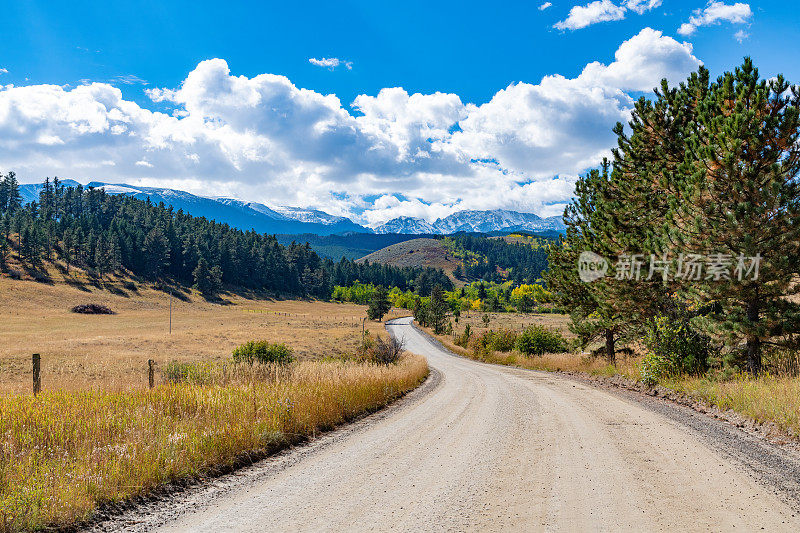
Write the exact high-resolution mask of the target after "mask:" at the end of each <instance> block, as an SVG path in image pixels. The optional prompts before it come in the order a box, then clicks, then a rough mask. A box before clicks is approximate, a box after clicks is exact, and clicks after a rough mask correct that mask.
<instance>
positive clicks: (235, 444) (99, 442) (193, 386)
mask: <svg viewBox="0 0 800 533" xmlns="http://www.w3.org/2000/svg"><path fill="white" fill-rule="evenodd" d="M427 374H428V367H427V363H426V362H425V359H424V358H422V357H419V356H415V355H406V356H404V357H403V358H402V359H401V361H400V362H399V363H398V364H397V365H389V366H378V365H373V364H367V363H356V362H342V361H324V362H323V361H303V362H300V363H297V364H294V365H291V366H289V367H286V368H280V367H270V366H264V367H259V365H256V366H255V367H252V368H251V367H249V366H247V367H227V368H225V369H224V370H221V371H219V372H215V373H214V374H213V375H209V376H208V377H207V379H205V380H204V381H203V382H202V383H180V384H167V385H162V386H159V387H156V388H155V389H154V390H152V391H144V390H141V391H136V390H133V391H118V392H104V391H100V390H85V391H74V392H70V391H53V392H44V393H42V394H40V395H39V396H38V397H32V396H23V395H8V396H3V397H0V531H16V530H30V529H39V528H44V527H53V526H55V527H59V526H65V525H69V524H74V523H76V522H80V521H82V520H86V519H88V518H90V517H91V515H92V513H93V511H94V510H95V509H97V507H98V505H100V504H102V503H105V502H113V501H119V500H122V499H125V498H129V497H132V496H135V495H140V494H144V493H146V492H148V491H149V490H151V489H153V488H155V487H156V486H158V485H159V484H163V483H166V482H170V481H174V480H178V479H181V478H188V477H193V476H198V475H202V474H204V473H208V472H212V471H213V470H214V469H216V468H221V467H222V468H224V467H226V466H230V465H233V464H236V463H237V461H240V460H241V458H242V457H243V456H245V455H246V454H256V455H258V454H263V453H265V452H269V451H274V450H277V449H279V448H281V447H284V446H286V445H288V444H290V443H293V442H297V441H299V440H302V439H305V438H308V437H311V436H314V435H315V434H316V433H318V432H320V431H323V430H326V429H329V428H332V427H334V426H336V425H337V424H341V423H343V422H345V421H348V420H351V419H353V418H355V417H357V416H359V415H362V414H364V413H367V412H370V411H373V410H375V409H378V408H380V407H383V406H384V405H386V404H388V403H389V402H391V401H392V400H394V399H396V398H397V397H399V396H400V395H402V394H403V393H405V392H407V391H409V390H411V389H413V388H414V387H416V386H417V385H419V384H420V383H421V382H422V381H423V380H424V378H425V377H426V376H427Z"/></svg>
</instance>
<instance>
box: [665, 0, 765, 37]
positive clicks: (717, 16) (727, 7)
mask: <svg viewBox="0 0 800 533" xmlns="http://www.w3.org/2000/svg"><path fill="white" fill-rule="evenodd" d="M752 16H753V11H752V10H751V9H750V4H745V3H742V2H736V3H735V4H725V3H724V2H719V1H714V0H712V1H710V2H709V3H708V5H706V7H705V8H703V9H696V10H695V11H694V14H693V15H692V16H691V17H689V22H684V23H683V24H681V26H680V28H678V33H679V34H681V35H692V34H693V33H694V32H695V31H697V28H699V27H701V26H710V25H712V24H720V23H721V22H730V23H731V24H746V23H747V22H748V21H749V20H750V18H751V17H752Z"/></svg>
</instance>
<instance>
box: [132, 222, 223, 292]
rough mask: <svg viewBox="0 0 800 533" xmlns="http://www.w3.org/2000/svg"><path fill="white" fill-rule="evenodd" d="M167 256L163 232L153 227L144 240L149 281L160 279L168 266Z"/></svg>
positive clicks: (168, 247)
mask: <svg viewBox="0 0 800 533" xmlns="http://www.w3.org/2000/svg"><path fill="white" fill-rule="evenodd" d="M169 254H170V246H169V242H167V239H166V237H164V231H163V230H162V229H161V228H160V227H158V226H156V227H154V228H153V229H152V230H150V232H149V233H148V234H147V237H146V238H145V240H144V256H145V265H146V266H145V269H146V272H147V276H148V277H149V278H150V279H153V280H157V279H161V276H162V275H163V274H164V273H165V272H166V271H167V268H168V266H169V259H170V255H169ZM206 267H208V263H207V262H206Z"/></svg>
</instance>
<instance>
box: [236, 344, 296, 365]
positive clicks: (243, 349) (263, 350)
mask: <svg viewBox="0 0 800 533" xmlns="http://www.w3.org/2000/svg"><path fill="white" fill-rule="evenodd" d="M233 360H234V361H236V362H241V363H250V364H253V363H280V364H288V363H291V362H292V361H294V356H293V355H292V350H291V348H289V347H288V346H286V345H285V344H283V343H280V344H273V343H270V342H267V341H250V342H246V343H244V344H242V345H241V346H239V347H238V348H236V349H235V350H233Z"/></svg>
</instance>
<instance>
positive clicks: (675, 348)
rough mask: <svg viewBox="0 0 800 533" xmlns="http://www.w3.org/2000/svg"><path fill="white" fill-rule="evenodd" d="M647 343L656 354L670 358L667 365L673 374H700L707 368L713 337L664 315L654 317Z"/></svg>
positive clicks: (684, 322) (646, 339)
mask: <svg viewBox="0 0 800 533" xmlns="http://www.w3.org/2000/svg"><path fill="white" fill-rule="evenodd" d="M645 345H646V346H647V347H648V348H649V349H650V351H652V352H653V354H654V355H656V356H658V357H661V358H664V359H666V360H667V363H665V365H664V367H665V368H669V369H670V372H671V373H673V374H700V373H702V372H705V371H706V370H708V359H709V353H710V339H709V338H708V337H707V336H706V335H703V334H702V333H699V332H697V331H695V330H694V329H693V328H692V327H691V326H690V325H689V322H688V321H674V320H670V319H669V318H667V317H663V316H662V317H657V318H655V319H653V321H652V323H651V325H650V328H649V331H648V333H647V336H646V337H645Z"/></svg>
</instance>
